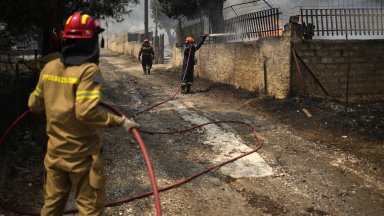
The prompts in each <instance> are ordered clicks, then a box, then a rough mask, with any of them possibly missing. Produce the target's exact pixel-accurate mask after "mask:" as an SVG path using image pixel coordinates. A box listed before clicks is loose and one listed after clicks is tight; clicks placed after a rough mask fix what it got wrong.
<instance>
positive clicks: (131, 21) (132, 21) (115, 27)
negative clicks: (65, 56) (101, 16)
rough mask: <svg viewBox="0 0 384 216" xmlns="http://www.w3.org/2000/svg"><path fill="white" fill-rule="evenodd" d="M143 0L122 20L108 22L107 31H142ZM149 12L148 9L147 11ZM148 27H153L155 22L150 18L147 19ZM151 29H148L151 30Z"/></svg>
mask: <svg viewBox="0 0 384 216" xmlns="http://www.w3.org/2000/svg"><path fill="white" fill-rule="evenodd" d="M143 2H144V1H141V2H140V3H139V4H137V5H136V6H135V7H134V8H132V10H133V11H132V13H131V14H130V15H126V16H125V17H124V21H123V22H115V21H109V22H108V31H109V33H118V34H119V33H124V32H139V31H144V28H145V27H144V3H143ZM149 12H150V11H149ZM148 26H149V28H154V26H155V24H154V22H153V20H152V19H149V20H148ZM152 30H153V29H149V31H152ZM153 31H154V30H153Z"/></svg>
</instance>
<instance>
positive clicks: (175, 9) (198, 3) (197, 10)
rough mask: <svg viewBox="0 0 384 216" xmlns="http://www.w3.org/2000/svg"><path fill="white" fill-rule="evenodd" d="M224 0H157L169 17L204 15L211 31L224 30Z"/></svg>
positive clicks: (219, 31) (189, 17)
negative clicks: (207, 19)
mask: <svg viewBox="0 0 384 216" xmlns="http://www.w3.org/2000/svg"><path fill="white" fill-rule="evenodd" d="M225 1H226V0H183V1H179V0H159V2H160V4H161V7H162V10H163V12H164V13H165V14H166V15H167V16H168V17H170V18H173V19H176V18H179V17H182V16H184V17H186V18H188V19H193V18H197V17H200V16H202V15H206V16H208V18H209V21H210V24H211V27H212V31H213V33H221V32H224V17H223V4H224V2H225Z"/></svg>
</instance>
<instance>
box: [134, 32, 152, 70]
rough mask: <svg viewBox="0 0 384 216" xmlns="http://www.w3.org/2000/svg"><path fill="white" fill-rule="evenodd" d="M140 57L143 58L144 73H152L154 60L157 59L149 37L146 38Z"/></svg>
mask: <svg viewBox="0 0 384 216" xmlns="http://www.w3.org/2000/svg"><path fill="white" fill-rule="evenodd" d="M138 59H139V60H141V65H142V67H143V71H144V75H146V74H148V75H149V74H151V68H152V60H153V59H155V52H154V51H153V48H152V46H151V44H150V43H149V41H148V39H145V40H144V42H143V44H142V45H141V48H140V52H139V58H138Z"/></svg>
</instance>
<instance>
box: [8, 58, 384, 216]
mask: <svg viewBox="0 0 384 216" xmlns="http://www.w3.org/2000/svg"><path fill="white" fill-rule="evenodd" d="M100 66H101V69H102V71H103V73H104V78H105V80H106V86H105V88H104V93H103V96H104V101H105V102H107V103H110V104H111V105H113V106H115V107H117V108H118V109H120V110H121V111H123V112H124V113H125V114H126V115H128V116H130V115H133V114H134V113H137V112H138V111H141V110H144V109H145V108H147V107H149V106H150V105H152V104H154V103H156V102H159V101H161V100H163V99H166V98H168V97H169V96H170V95H172V94H173V93H174V92H175V91H176V90H177V88H178V85H179V82H178V77H179V76H178V73H177V72H175V71H173V72H172V71H171V70H168V69H167V68H166V67H167V66H165V65H155V66H154V69H153V70H152V73H151V75H149V76H145V75H143V72H142V71H141V65H140V64H139V62H137V60H135V59H132V58H130V57H127V56H122V55H118V54H114V53H109V52H104V53H103V55H102V58H101V63H100ZM192 88H193V91H194V94H189V95H178V96H177V97H176V98H175V99H174V100H172V101H170V102H169V103H166V104H164V105H161V106H159V107H157V108H155V109H152V110H150V111H149V112H145V113H143V114H141V115H138V116H136V117H135V120H136V121H137V122H138V123H139V124H140V125H141V128H140V129H141V130H146V131H174V130H180V129H185V128H189V127H191V126H193V125H198V124H202V123H206V122H210V121H219V120H232V121H244V122H247V123H251V124H252V125H254V126H255V127H256V129H257V132H258V136H259V137H260V138H261V139H262V140H263V143H264V145H263V147H262V148H261V149H260V150H259V151H258V152H257V153H255V154H252V155H250V156H247V157H245V158H243V159H241V160H240V161H237V162H236V163H233V164H229V165H227V166H224V167H222V168H220V169H218V170H215V171H214V172H210V173H208V174H205V175H203V176H201V177H199V178H197V179H194V180H192V181H191V182H189V183H187V184H184V185H182V186H180V187H177V188H175V189H172V190H168V191H165V192H162V193H160V199H161V204H162V208H163V214H164V215H172V216H173V215H175V216H176V215H177V216H179V215H217V216H219V215H220V216H223V215H228V216H229V215H231V216H232V215H370V216H371V215H377V216H379V215H384V175H383V167H382V164H384V161H383V158H384V157H383V156H384V149H383V148H384V143H383V136H382V135H380V134H382V132H383V129H382V125H381V121H382V120H384V119H383V117H382V116H375V118H374V119H376V123H377V124H375V126H374V127H372V128H371V129H370V130H369V131H371V132H370V133H372V134H371V135H369V134H367V133H368V132H367V133H364V132H363V131H361V130H359V133H357V132H355V131H354V130H346V129H345V128H344V127H341V126H340V125H341V124H344V123H345V124H346V123H348V122H349V120H348V121H347V120H346V121H344V120H340V119H344V118H341V117H340V116H339V115H336V114H334V113H335V112H330V110H331V111H332V109H328V108H325V107H327V106H325V105H324V104H330V103H328V102H327V103H325V102H324V101H313V100H312V101H309V102H308V101H305V100H303V99H299V98H293V99H289V100H285V101H274V100H272V99H269V98H266V97H261V96H258V95H255V94H252V93H249V92H243V91H241V90H236V91H235V89H232V88H231V87H228V86H223V85H218V84H213V83H209V82H207V81H204V80H201V79H197V80H196V81H195V83H194V85H193V87H192ZM351 106H352V105H351ZM356 106H357V105H356ZM374 106H376V107H377V106H379V110H380V109H381V108H382V102H381V103H377V104H374ZM301 108H307V109H309V111H310V112H311V114H312V115H313V117H311V118H309V117H307V116H306V115H305V113H303V112H302V109H301ZM371 111H372V110H371ZM377 113H380V111H379V112H377ZM377 113H376V114H377ZM371 114H372V113H371ZM350 115H351V116H352V115H353V114H350ZM359 115H360V114H359ZM349 119H350V121H351V122H356V121H357V122H359V119H353V118H352V117H350V118H349ZM339 120H340V121H339ZM355 126H356V125H352V126H350V127H349V128H353V127H355ZM365 126H366V125H365ZM356 127H357V126H356ZM366 127H368V126H366ZM365 129H367V128H365ZM251 132H252V131H251V130H249V128H247V127H244V126H239V125H232V124H220V125H209V126H207V127H203V128H200V129H197V130H195V131H192V132H189V133H183V134H177V135H143V139H144V141H145V143H146V144H147V148H148V151H149V153H150V155H151V159H152V162H153V165H154V169H155V171H156V177H157V180H158V185H159V187H164V186H167V185H169V184H171V183H174V182H176V181H178V180H179V179H182V178H185V177H188V176H190V175H192V174H194V173H196V172H198V171H200V170H202V169H204V168H206V167H209V166H212V165H214V164H217V163H219V162H221V161H224V160H226V159H228V158H231V157H234V156H236V155H239V154H240V153H242V152H245V151H248V150H250V149H252V148H253V147H254V139H253V137H252V135H251ZM102 134H103V140H102V141H103V144H104V157H105V166H106V168H105V169H106V175H107V185H108V187H107V194H108V200H116V199H120V198H122V197H130V196H134V195H137V194H141V193H144V192H147V191H150V186H149V181H148V175H147V172H146V168H145V164H144V161H143V159H142V156H141V153H140V150H139V147H138V145H137V144H136V143H135V142H134V141H133V139H132V137H129V136H127V135H126V134H125V133H124V132H123V131H122V130H121V129H106V130H103V133H102ZM35 181H36V180H35ZM33 184H35V183H33ZM21 185H22V184H21ZM20 187H21V186H20ZM36 190H37V191H36V192H35V194H41V190H38V189H36ZM15 196H16V195H15ZM16 198H17V199H20V200H19V201H18V203H19V204H20V206H23V205H29V206H31V208H36V209H38V206H39V205H40V204H41V199H40V201H38V202H37V201H36V202H35V203H33V202H32V201H29V202H28V201H26V200H27V199H26V198H25V199H26V200H25V201H23V200H24V198H23V197H21V196H20V197H17V196H16ZM29 198H30V197H29ZM8 200H9V201H10V200H11V198H9V199H8ZM28 200H30V199H28ZM70 206H73V203H71V205H70ZM70 206H69V207H70ZM154 212H155V211H154V204H153V198H152V197H147V198H144V199H140V200H135V201H132V202H129V203H126V204H123V205H121V206H118V207H110V208H107V212H106V215H137V216H139V215H140V216H141V215H154Z"/></svg>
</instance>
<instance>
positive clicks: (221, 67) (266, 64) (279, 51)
mask: <svg viewBox="0 0 384 216" xmlns="http://www.w3.org/2000/svg"><path fill="white" fill-rule="evenodd" d="M290 47H291V45H290V37H285V36H283V37H280V38H263V39H260V40H258V41H254V42H236V43H217V44H204V45H203V46H202V47H201V48H200V49H199V50H198V51H197V52H196V59H197V62H198V63H197V65H196V66H195V75H196V76H199V77H201V78H204V79H208V80H211V81H213V82H218V83H224V84H229V85H233V86H235V87H236V88H242V89H246V90H248V91H254V92H265V93H267V94H268V95H271V96H273V97H275V98H279V99H281V98H285V97H287V96H288V94H289V92H290V78H291V75H290V57H291V55H290ZM182 51H183V50H182V49H181V48H176V47H175V48H174V56H173V59H174V64H173V65H174V67H177V68H178V69H180V68H181V63H182Z"/></svg>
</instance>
